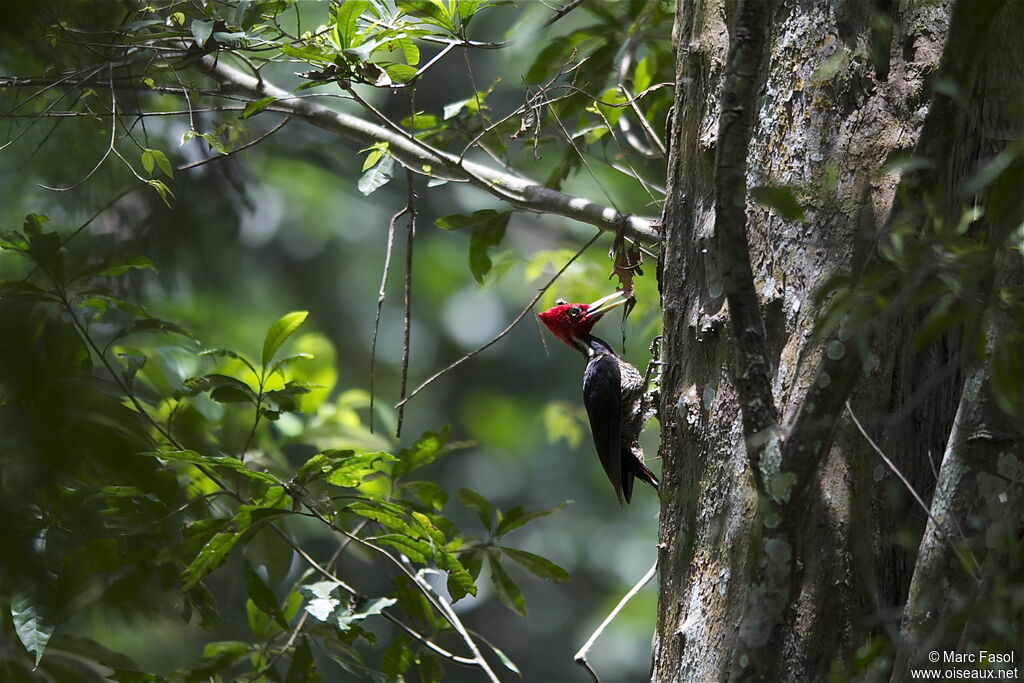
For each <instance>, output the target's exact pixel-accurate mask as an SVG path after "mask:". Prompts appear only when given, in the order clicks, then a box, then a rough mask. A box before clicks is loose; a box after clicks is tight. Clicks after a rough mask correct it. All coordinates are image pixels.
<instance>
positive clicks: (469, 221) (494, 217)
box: [434, 209, 509, 230]
mask: <svg viewBox="0 0 1024 683" xmlns="http://www.w3.org/2000/svg"><path fill="white" fill-rule="evenodd" d="M508 213H509V212H508V211H500V212H499V211H495V210H494V209H480V210H479V211H474V212H473V213H471V214H469V215H466V214H461V213H455V214H451V215H449V216H442V217H441V218H438V219H437V220H436V221H434V225H436V226H437V227H439V228H444V229H445V230H463V229H465V228H473V229H474V230H475V229H476V228H479V227H486V226H487V225H490V224H492V223H494V222H496V221H498V220H500V219H501V217H502V216H507V215H508Z"/></svg>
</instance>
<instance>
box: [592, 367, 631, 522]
mask: <svg viewBox="0 0 1024 683" xmlns="http://www.w3.org/2000/svg"><path fill="white" fill-rule="evenodd" d="M619 380H620V377H619V362H618V359H617V358H615V356H612V355H606V354H599V355H597V356H594V357H593V358H591V359H590V362H589V363H587V369H586V372H584V373H583V405H584V406H586V408H587V417H589V418H590V431H591V433H592V434H593V435H594V446H595V448H597V457H598V458H600V459H601V465H602V466H603V467H604V471H605V474H607V475H608V479H609V480H611V482H612V487H613V488H614V489H615V496H616V497H617V498H618V499H619V504H620V505H621V504H622V456H621V448H622V446H621V436H620V434H621V430H622V395H621V389H620V386H619Z"/></svg>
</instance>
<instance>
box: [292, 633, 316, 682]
mask: <svg viewBox="0 0 1024 683" xmlns="http://www.w3.org/2000/svg"><path fill="white" fill-rule="evenodd" d="M285 683H320V674H318V673H317V670H316V661H315V660H314V659H313V651H312V650H311V649H310V647H309V639H308V638H306V637H305V636H303V637H302V638H300V639H299V644H298V645H296V646H295V647H294V648H293V649H292V663H291V666H289V667H288V677H287V678H285Z"/></svg>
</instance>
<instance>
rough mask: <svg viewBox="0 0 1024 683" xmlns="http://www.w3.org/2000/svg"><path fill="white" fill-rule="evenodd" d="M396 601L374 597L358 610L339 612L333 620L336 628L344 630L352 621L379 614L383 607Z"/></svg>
mask: <svg viewBox="0 0 1024 683" xmlns="http://www.w3.org/2000/svg"><path fill="white" fill-rule="evenodd" d="M396 602H398V601H397V600H396V599H395V598H374V599H372V600H369V601H368V602H367V603H366V605H364V606H363V607H362V608H361V609H360V610H359V611H358V612H347V611H346V613H343V614H339V615H338V616H337V619H336V620H335V621H336V623H337V625H338V628H340V629H341V630H342V631H346V630H348V629H349V627H351V625H352V624H353V623H354V622H357V621H362V620H363V619H365V618H366V617H369V616H373V615H375V614H380V613H381V612H382V611H384V609H386V608H388V607H391V605H393V604H395V603H396Z"/></svg>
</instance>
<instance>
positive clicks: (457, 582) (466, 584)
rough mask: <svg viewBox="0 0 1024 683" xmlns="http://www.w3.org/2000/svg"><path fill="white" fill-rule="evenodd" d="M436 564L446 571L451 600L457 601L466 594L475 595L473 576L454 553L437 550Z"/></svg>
mask: <svg viewBox="0 0 1024 683" xmlns="http://www.w3.org/2000/svg"><path fill="white" fill-rule="evenodd" d="M437 564H438V566H439V567H441V569H443V570H445V571H446V572H448V593H449V594H451V596H452V602H458V601H459V600H461V599H462V598H464V597H466V596H467V595H476V582H475V581H474V580H473V576H472V575H471V574H470V573H469V571H468V570H467V569H466V567H465V566H464V565H463V564H462V563H461V562H459V561H458V559H456V557H455V556H454V555H452V554H451V553H449V552H447V551H444V550H441V551H439V553H438V562H437Z"/></svg>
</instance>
